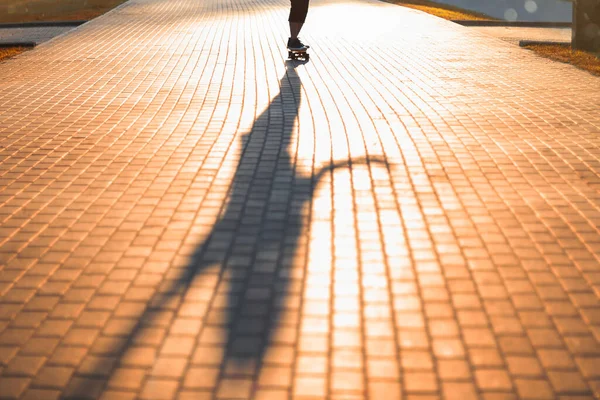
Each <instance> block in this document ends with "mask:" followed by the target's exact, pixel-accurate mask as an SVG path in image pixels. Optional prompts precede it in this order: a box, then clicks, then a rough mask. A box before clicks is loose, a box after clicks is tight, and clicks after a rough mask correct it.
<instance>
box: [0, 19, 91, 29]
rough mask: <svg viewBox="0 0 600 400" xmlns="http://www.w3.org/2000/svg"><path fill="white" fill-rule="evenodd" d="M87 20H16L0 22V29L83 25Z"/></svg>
mask: <svg viewBox="0 0 600 400" xmlns="http://www.w3.org/2000/svg"><path fill="white" fill-rule="evenodd" d="M86 22H88V21H83V20H82V21H36V22H16V23H7V24H0V29H8V28H53V27H67V26H79V25H83V24H85V23H86Z"/></svg>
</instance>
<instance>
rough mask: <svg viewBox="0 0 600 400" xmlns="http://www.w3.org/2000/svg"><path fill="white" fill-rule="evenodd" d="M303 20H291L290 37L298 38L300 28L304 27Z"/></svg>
mask: <svg viewBox="0 0 600 400" xmlns="http://www.w3.org/2000/svg"><path fill="white" fill-rule="evenodd" d="M302 25H304V23H303V22H291V21H290V37H291V38H292V39H297V38H298V35H299V34H300V30H301V29H302Z"/></svg>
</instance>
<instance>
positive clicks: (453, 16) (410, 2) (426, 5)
mask: <svg viewBox="0 0 600 400" xmlns="http://www.w3.org/2000/svg"><path fill="white" fill-rule="evenodd" d="M385 1H388V2H389V3H393V4H398V5H400V6H404V7H408V8H414V9H416V10H420V11H424V12H426V13H428V14H432V15H435V16H436V17H440V18H444V19H448V20H459V19H462V20H470V21H473V20H475V21H480V20H495V19H496V18H493V17H490V16H489V15H486V14H482V13H477V12H474V11H468V10H464V9H462V8H459V7H454V6H450V5H447V4H440V3H436V2H434V1H429V0H385Z"/></svg>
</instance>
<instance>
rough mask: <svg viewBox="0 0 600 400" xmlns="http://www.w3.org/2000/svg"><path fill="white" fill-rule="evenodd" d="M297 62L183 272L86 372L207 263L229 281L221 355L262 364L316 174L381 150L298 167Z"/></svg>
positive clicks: (246, 140) (81, 390)
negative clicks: (310, 168) (311, 169)
mask: <svg viewBox="0 0 600 400" xmlns="http://www.w3.org/2000/svg"><path fill="white" fill-rule="evenodd" d="M302 64H304V63H303V62H299V61H289V62H288V63H287V68H286V73H285V74H284V76H283V77H282V79H281V81H280V93H279V94H278V95H277V96H276V97H275V98H274V99H273V100H272V101H271V103H270V104H269V106H268V108H267V109H266V110H265V111H264V112H263V113H262V114H261V115H260V116H259V117H258V118H257V119H256V121H255V122H254V124H253V126H252V129H251V130H250V131H249V132H248V133H246V134H244V135H243V137H242V153H241V156H240V160H239V162H238V164H237V168H236V172H235V175H234V177H233V179H232V182H231V185H230V190H229V193H228V200H227V203H226V204H225V205H224V206H223V207H224V208H223V210H222V211H221V213H220V214H219V217H218V220H217V222H216V223H215V224H214V225H213V227H212V229H211V232H210V233H209V234H208V235H207V237H206V239H205V240H204V241H203V242H202V243H200V244H199V245H198V246H197V248H196V250H195V251H194V253H193V255H192V256H191V257H190V262H189V263H188V264H187V266H186V267H185V268H184V270H183V271H182V273H181V275H180V276H179V277H178V278H177V279H176V280H173V281H171V283H170V284H169V286H168V287H167V288H162V289H161V290H160V291H159V293H157V294H156V295H155V296H154V297H153V298H152V299H151V300H150V302H149V304H148V307H147V308H146V309H145V311H144V312H143V313H142V315H141V316H140V317H139V318H138V320H137V321H136V323H135V325H134V326H133V327H131V329H130V330H129V331H128V334H127V336H126V340H124V341H122V342H121V343H119V345H118V346H117V347H115V348H113V349H110V350H109V351H108V353H110V355H111V356H112V357H113V359H114V360H115V362H114V363H113V365H112V367H111V368H110V371H108V372H107V367H106V364H105V363H104V364H98V365H97V366H95V367H93V368H92V370H94V371H96V372H97V373H92V375H96V376H103V377H104V378H105V379H106V381H108V379H109V378H110V376H111V375H112V373H113V372H114V369H115V368H116V367H118V366H119V364H121V363H122V361H123V356H124V355H125V353H126V351H127V350H128V349H129V348H130V347H132V346H133V345H135V343H136V342H137V341H136V338H138V336H139V335H140V334H141V333H142V332H143V329H144V328H146V327H148V326H152V325H153V322H156V318H157V315H158V314H160V311H161V310H164V309H169V308H172V306H173V305H172V304H173V301H174V300H177V299H179V298H181V296H182V295H183V296H184V297H185V293H186V292H187V291H188V289H189V288H190V285H192V282H193V281H195V280H197V279H198V276H199V275H200V274H202V272H203V271H204V270H206V269H207V268H209V267H220V270H221V271H222V272H221V273H222V277H224V278H226V279H225V280H226V282H227V284H228V291H227V296H226V304H225V307H223V308H222V309H223V310H224V311H223V312H222V314H221V318H220V320H219V322H218V324H219V325H218V326H220V327H221V328H222V331H223V332H224V336H225V337H223V338H221V340H220V342H222V343H225V344H226V354H225V361H224V362H227V363H228V365H230V364H229V363H232V362H233V363H234V364H235V366H236V367H242V368H244V367H248V366H252V365H254V366H256V365H257V364H260V362H261V361H262V359H263V356H264V353H265V350H267V349H268V346H269V342H270V339H271V336H272V333H273V332H274V330H275V328H276V327H277V324H278V321H279V319H280V316H281V315H280V314H281V309H282V308H281V307H279V306H277V303H283V302H284V300H285V298H286V294H287V291H288V283H289V279H288V272H289V269H290V267H291V265H292V262H293V256H294V254H295V252H296V250H297V249H298V246H299V244H300V243H301V234H302V231H303V224H305V223H307V222H308V218H309V217H308V216H307V215H306V212H305V210H306V206H309V205H310V203H311V202H312V198H313V196H314V193H315V190H316V188H317V186H318V184H319V181H320V180H321V179H322V178H323V177H324V176H325V175H326V174H328V173H330V172H331V171H332V170H334V169H336V168H341V167H351V166H352V165H353V164H369V163H383V162H384V161H383V160H382V159H381V158H379V157H370V158H368V159H367V158H358V159H353V160H345V161H341V162H335V163H332V164H330V165H327V166H325V167H323V168H321V169H319V170H317V171H316V173H315V174H311V175H303V174H301V173H300V172H298V171H297V168H296V156H295V154H292V152H293V151H294V148H292V146H291V144H292V135H293V130H294V125H295V123H296V121H297V118H298V111H299V107H300V102H301V89H302V84H301V81H300V78H299V76H298V74H297V72H296V67H298V66H299V65H302ZM210 310H211V311H212V310H213V308H211V309H210ZM205 314H208V311H207V312H206V313H205ZM205 319H206V316H205ZM122 337H123V336H122ZM88 370H89V369H88ZM89 389H90V388H89V382H84V381H82V382H80V383H79V384H75V385H74V387H73V386H72V387H71V388H70V390H68V391H67V393H66V396H63V397H66V398H83V397H94V396H93V395H92V396H90V391H89Z"/></svg>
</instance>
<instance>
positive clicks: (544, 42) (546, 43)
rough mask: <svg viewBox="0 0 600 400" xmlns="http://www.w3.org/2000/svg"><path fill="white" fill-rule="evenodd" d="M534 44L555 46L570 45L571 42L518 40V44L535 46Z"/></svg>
mask: <svg viewBox="0 0 600 400" xmlns="http://www.w3.org/2000/svg"><path fill="white" fill-rule="evenodd" d="M536 45H556V46H565V47H567V46H568V47H570V46H571V42H555V41H552V40H526V39H525V40H519V46H520V47H525V46H536Z"/></svg>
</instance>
